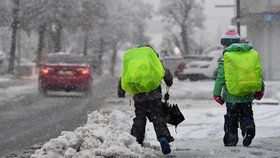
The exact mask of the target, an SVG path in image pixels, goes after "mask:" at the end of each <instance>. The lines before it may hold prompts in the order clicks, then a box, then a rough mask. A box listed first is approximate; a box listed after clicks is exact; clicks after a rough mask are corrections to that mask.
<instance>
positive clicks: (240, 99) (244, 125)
mask: <svg viewBox="0 0 280 158" xmlns="http://www.w3.org/2000/svg"><path fill="white" fill-rule="evenodd" d="M234 43H240V37H239V35H238V34H237V32H236V31H235V29H233V28H230V29H229V30H228V32H226V33H225V34H224V35H223V36H222V38H221V44H222V45H223V46H224V48H226V49H225V50H224V53H227V52H228V51H229V52H232V51H236V50H233V49H236V48H237V50H238V51H236V53H242V52H246V51H250V50H252V49H253V47H252V45H250V44H246V43H244V44H238V45H232V44H234ZM231 45H232V46H231ZM228 82H229V81H226V79H225V69H224V59H223V58H222V59H220V60H219V62H218V75H217V78H216V82H215V86H214V91H213V95H214V100H215V101H216V102H218V103H219V104H221V105H223V104H224V102H226V108H227V113H226V115H225V116H224V119H225V122H224V131H225V135H224V139H223V141H224V145H225V146H236V145H237V143H238V126H239V125H240V129H241V131H242V136H243V138H244V139H243V145H244V146H249V145H250V144H251V142H252V139H253V138H254V137H255V123H254V117H253V110H252V102H253V100H254V99H257V100H260V99H261V98H262V97H263V95H264V84H263V82H262V81H261V82H262V88H261V90H260V91H258V92H255V93H251V94H248V95H244V96H237V95H233V94H231V93H230V92H229V91H228V88H227V83H228Z"/></svg>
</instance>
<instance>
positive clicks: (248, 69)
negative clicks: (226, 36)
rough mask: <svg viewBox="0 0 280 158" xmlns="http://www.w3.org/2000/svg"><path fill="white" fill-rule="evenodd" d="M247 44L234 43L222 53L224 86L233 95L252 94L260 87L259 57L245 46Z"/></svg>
mask: <svg viewBox="0 0 280 158" xmlns="http://www.w3.org/2000/svg"><path fill="white" fill-rule="evenodd" d="M243 46H245V47H243ZM249 46H250V45H242V44H234V45H233V46H232V48H229V49H228V50H226V52H225V54H224V71H225V80H226V87H227V89H228V91H229V93H230V94H233V95H235V96H246V95H249V94H253V93H255V92H259V91H261V88H262V66H261V62H260V57H259V54H258V53H257V52H256V51H255V50H253V49H247V48H246V47H249ZM243 48H245V50H244V49H243Z"/></svg>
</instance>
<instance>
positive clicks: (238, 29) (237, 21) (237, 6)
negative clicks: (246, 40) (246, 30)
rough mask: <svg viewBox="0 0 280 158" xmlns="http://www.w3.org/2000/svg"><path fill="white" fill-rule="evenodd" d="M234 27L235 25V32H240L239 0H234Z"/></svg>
mask: <svg viewBox="0 0 280 158" xmlns="http://www.w3.org/2000/svg"><path fill="white" fill-rule="evenodd" d="M236 27H237V32H238V34H239V35H240V36H241V34H240V0H236Z"/></svg>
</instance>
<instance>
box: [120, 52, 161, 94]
mask: <svg viewBox="0 0 280 158" xmlns="http://www.w3.org/2000/svg"><path fill="white" fill-rule="evenodd" d="M164 74H165V71H164V68H163V66H162V64H161V62H160V60H159V58H158V57H157V55H156V53H155V51H154V50H153V49H151V48H150V47H141V48H134V49H130V50H128V51H126V52H125V54H124V59H123V69H122V75H121V86H122V89H123V90H125V91H126V92H127V93H129V94H131V95H135V94H138V93H144V92H146V93H147V92H150V91H152V90H154V89H156V88H157V87H158V86H159V85H160V83H161V80H162V79H163V76H164Z"/></svg>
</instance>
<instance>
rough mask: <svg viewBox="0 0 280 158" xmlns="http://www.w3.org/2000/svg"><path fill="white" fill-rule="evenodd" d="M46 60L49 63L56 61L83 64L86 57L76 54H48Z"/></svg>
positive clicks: (55, 62)
mask: <svg viewBox="0 0 280 158" xmlns="http://www.w3.org/2000/svg"><path fill="white" fill-rule="evenodd" d="M46 61H47V63H49V64H57V63H65V64H84V63H87V62H86V59H85V58H84V57H83V56H77V55H50V56H48V57H47V60H46Z"/></svg>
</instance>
